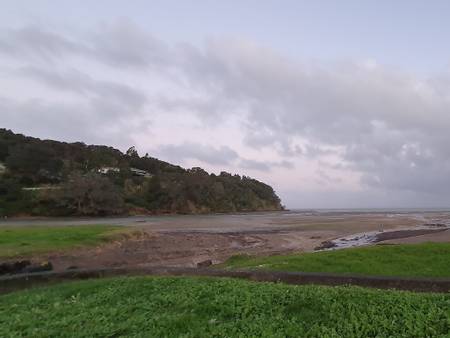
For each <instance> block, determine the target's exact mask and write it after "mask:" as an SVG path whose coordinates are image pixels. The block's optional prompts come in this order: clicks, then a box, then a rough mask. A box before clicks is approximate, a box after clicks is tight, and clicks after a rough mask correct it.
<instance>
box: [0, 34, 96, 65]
mask: <svg viewBox="0 0 450 338" xmlns="http://www.w3.org/2000/svg"><path fill="white" fill-rule="evenodd" d="M87 51H88V48H87V47H86V46H84V45H83V44H80V43H79V42H76V41H73V40H71V39H68V38H66V37H64V36H62V35H60V34H58V33H55V32H51V31H49V30H45V29H43V28H42V27H39V26H37V25H30V26H26V27H23V28H19V29H10V30H5V31H3V32H2V34H1V35H0V53H3V54H6V55H10V56H13V57H17V58H36V57H38V58H42V59H44V60H47V61H53V60H54V59H55V58H61V57H64V56H67V55H72V54H79V53H86V52H87Z"/></svg>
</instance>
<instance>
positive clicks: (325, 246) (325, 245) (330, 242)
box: [314, 241, 336, 250]
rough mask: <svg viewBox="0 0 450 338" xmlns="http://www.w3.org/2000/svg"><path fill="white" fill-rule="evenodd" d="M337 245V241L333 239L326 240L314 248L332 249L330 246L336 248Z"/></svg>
mask: <svg viewBox="0 0 450 338" xmlns="http://www.w3.org/2000/svg"><path fill="white" fill-rule="evenodd" d="M335 246H336V243H334V242H332V241H324V242H322V244H320V245H319V246H316V247H315V248H314V250H323V249H330V248H334V247H335Z"/></svg>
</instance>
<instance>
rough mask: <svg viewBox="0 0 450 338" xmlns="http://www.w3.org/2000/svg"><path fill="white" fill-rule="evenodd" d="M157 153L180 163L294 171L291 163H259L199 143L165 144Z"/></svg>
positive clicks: (223, 147)
mask: <svg viewBox="0 0 450 338" xmlns="http://www.w3.org/2000/svg"><path fill="white" fill-rule="evenodd" d="M156 153H157V154H158V155H159V156H161V157H162V158H164V159H167V160H169V161H173V162H174V163H180V162H183V161H185V160H199V161H202V162H205V163H208V164H212V165H228V166H229V165H236V166H238V167H240V168H243V169H251V170H258V171H270V170H272V169H273V168H289V169H292V168H293V167H294V164H293V163H292V162H290V161H286V160H283V161H279V162H276V161H258V160H252V159H246V158H242V157H241V156H240V155H239V154H238V153H237V152H236V151H234V150H233V149H231V148H230V147H228V146H218V147H213V146H210V145H204V144H199V143H191V142H186V143H182V144H165V145H161V146H159V147H158V148H157V150H156Z"/></svg>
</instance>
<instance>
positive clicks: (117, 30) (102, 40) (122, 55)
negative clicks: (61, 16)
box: [0, 19, 173, 70]
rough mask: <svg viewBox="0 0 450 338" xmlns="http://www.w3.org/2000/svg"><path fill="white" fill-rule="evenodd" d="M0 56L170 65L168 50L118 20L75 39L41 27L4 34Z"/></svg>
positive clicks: (138, 65) (114, 64)
mask: <svg viewBox="0 0 450 338" xmlns="http://www.w3.org/2000/svg"><path fill="white" fill-rule="evenodd" d="M0 53H2V54H4V55H9V56H12V57H14V58H15V59H21V60H24V61H27V60H31V61H35V60H42V61H46V62H50V63H52V64H53V63H55V62H61V63H63V64H64V62H65V61H66V58H70V57H73V56H79V57H83V58H86V59H88V60H96V61H97V62H100V63H103V64H107V65H110V66H112V67H127V69H129V68H135V69H138V70H140V69H143V68H149V67H153V68H161V67H162V66H164V65H169V64H171V62H170V60H171V57H173V54H171V53H169V48H168V46H167V45H166V44H165V43H164V42H162V41H161V40H158V39H156V38H155V37H153V36H152V35H151V34H149V33H147V32H145V31H143V30H141V29H140V28H139V27H138V26H136V25H134V24H133V22H131V21H130V20H125V19H122V20H116V21H114V22H112V23H109V24H104V25H101V26H99V27H97V29H95V30H91V31H89V32H87V33H86V34H85V35H82V34H80V35H79V36H77V38H76V39H72V38H68V37H66V34H64V33H61V32H55V31H53V30H51V29H49V28H45V27H41V26H38V25H29V26H25V27H22V28H19V29H9V30H4V31H2V32H1V34H0Z"/></svg>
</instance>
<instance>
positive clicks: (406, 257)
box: [223, 243, 450, 277]
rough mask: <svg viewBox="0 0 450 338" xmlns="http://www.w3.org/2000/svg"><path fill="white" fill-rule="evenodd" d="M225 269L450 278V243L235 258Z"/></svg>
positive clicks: (231, 259)
mask: <svg viewBox="0 0 450 338" xmlns="http://www.w3.org/2000/svg"><path fill="white" fill-rule="evenodd" d="M223 266H224V267H228V268H233V269H249V268H250V269H264V270H279V271H302V272H331V273H342V274H362V275H379V276H381V275H383V276H414V277H450V243H423V244H405V245H377V246H371V247H366V248H354V249H342V250H335V251H323V252H314V253H300V254H291V255H275V256H268V257H251V256H235V257H232V258H230V259H229V260H228V261H227V262H225V264H223Z"/></svg>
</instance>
